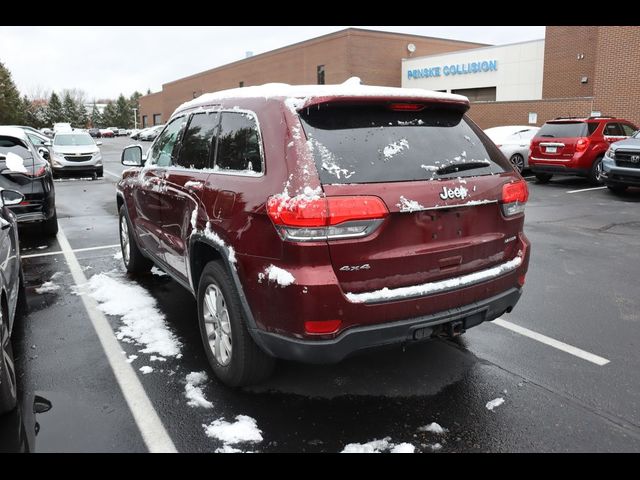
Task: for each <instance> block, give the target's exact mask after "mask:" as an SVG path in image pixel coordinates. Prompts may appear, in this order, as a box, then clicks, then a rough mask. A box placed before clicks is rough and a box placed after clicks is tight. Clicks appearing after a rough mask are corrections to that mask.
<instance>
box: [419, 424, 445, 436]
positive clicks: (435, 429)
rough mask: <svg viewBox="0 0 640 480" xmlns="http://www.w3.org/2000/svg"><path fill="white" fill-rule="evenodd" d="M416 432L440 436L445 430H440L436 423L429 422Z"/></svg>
mask: <svg viewBox="0 0 640 480" xmlns="http://www.w3.org/2000/svg"><path fill="white" fill-rule="evenodd" d="M418 431H419V432H430V433H435V434H438V435H442V434H443V433H445V432H446V431H447V429H446V428H442V427H441V426H440V425H438V424H437V423H436V422H431V423H430V424H429V425H426V426H424V427H420V428H418Z"/></svg>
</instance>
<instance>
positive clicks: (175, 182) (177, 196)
mask: <svg viewBox="0 0 640 480" xmlns="http://www.w3.org/2000/svg"><path fill="white" fill-rule="evenodd" d="M218 123H219V114H218V112H216V111H210V112H198V113H196V114H194V115H192V116H191V118H190V120H189V124H188V126H187V127H186V129H185V133H184V135H183V137H182V141H181V143H180V153H179V154H178V155H177V157H176V158H175V159H174V163H173V165H172V166H171V167H170V168H168V169H167V172H166V177H165V194H166V196H167V198H168V200H169V202H170V204H171V206H172V208H171V209H168V210H163V217H162V234H163V237H164V239H163V243H164V245H165V261H166V263H167V264H168V265H169V266H170V267H171V268H173V269H174V270H175V271H176V272H178V273H179V274H180V275H181V276H183V277H184V278H185V279H187V278H188V277H187V261H186V259H187V249H188V246H189V245H188V242H189V236H190V235H191V232H192V231H193V230H194V229H195V228H196V219H197V215H198V214H200V215H201V216H205V212H206V210H205V208H204V205H203V204H202V195H203V193H204V189H205V186H206V185H207V178H208V177H209V175H210V173H209V172H208V171H207V169H211V168H212V167H213V164H212V156H213V147H214V144H213V139H214V137H215V131H216V130H217V128H218Z"/></svg>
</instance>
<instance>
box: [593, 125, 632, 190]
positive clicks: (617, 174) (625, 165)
mask: <svg viewBox="0 0 640 480" xmlns="http://www.w3.org/2000/svg"><path fill="white" fill-rule="evenodd" d="M602 169H603V175H602V177H603V180H604V183H605V185H606V186H607V187H609V190H611V191H613V192H614V193H622V192H624V191H625V190H626V189H627V187H631V186H635V187H640V130H638V131H636V132H635V133H634V134H633V136H632V137H631V138H627V139H626V140H621V141H619V142H615V143H612V144H611V146H610V147H609V149H608V150H607V152H606V153H605V154H604V158H603V159H602Z"/></svg>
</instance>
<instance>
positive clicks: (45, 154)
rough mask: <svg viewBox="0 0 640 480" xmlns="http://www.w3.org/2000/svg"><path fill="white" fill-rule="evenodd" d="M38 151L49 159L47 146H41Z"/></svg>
mask: <svg viewBox="0 0 640 480" xmlns="http://www.w3.org/2000/svg"><path fill="white" fill-rule="evenodd" d="M38 153H39V154H40V155H42V158H45V159H47V160H49V150H47V149H46V148H44V147H40V148H39V149H38Z"/></svg>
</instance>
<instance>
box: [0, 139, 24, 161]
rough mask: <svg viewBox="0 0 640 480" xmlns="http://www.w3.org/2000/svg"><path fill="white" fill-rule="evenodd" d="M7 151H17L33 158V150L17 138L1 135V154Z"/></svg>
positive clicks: (21, 154)
mask: <svg viewBox="0 0 640 480" xmlns="http://www.w3.org/2000/svg"><path fill="white" fill-rule="evenodd" d="M7 153H15V154H16V155H20V156H21V157H22V158H24V159H27V158H31V151H30V150H29V149H28V148H27V147H26V146H25V145H24V144H23V143H22V142H21V141H20V140H18V139H17V138H13V137H0V155H2V156H3V157H4V156H6V154H7Z"/></svg>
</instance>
